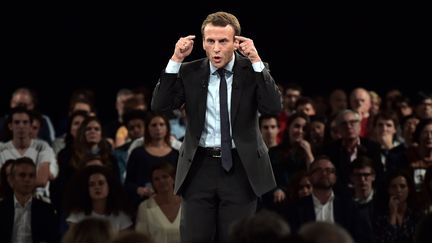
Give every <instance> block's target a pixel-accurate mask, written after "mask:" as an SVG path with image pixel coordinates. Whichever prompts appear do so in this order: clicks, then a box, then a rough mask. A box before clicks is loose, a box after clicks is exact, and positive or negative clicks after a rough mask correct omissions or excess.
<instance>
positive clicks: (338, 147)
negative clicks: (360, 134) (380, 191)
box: [324, 138, 384, 197]
mask: <svg viewBox="0 0 432 243" xmlns="http://www.w3.org/2000/svg"><path fill="white" fill-rule="evenodd" d="M324 154H326V155H327V156H329V157H330V160H331V162H333V164H334V166H335V167H336V176H337V182H336V186H335V187H334V190H335V191H336V193H339V194H338V195H344V196H347V197H349V196H351V192H350V189H349V188H348V184H349V183H350V178H349V174H350V173H349V165H350V164H351V160H350V155H349V154H348V152H347V151H346V150H345V148H344V147H343V146H342V140H341V139H339V140H337V141H335V142H333V143H331V144H330V145H328V146H327V147H325V148H324ZM359 156H367V157H368V158H370V159H371V160H372V163H373V167H374V169H375V174H376V179H375V185H380V183H382V178H383V174H384V167H383V164H382V163H381V153H380V145H379V144H377V143H376V142H374V141H372V140H370V139H367V138H360V146H359V147H358V148H357V157H359Z"/></svg>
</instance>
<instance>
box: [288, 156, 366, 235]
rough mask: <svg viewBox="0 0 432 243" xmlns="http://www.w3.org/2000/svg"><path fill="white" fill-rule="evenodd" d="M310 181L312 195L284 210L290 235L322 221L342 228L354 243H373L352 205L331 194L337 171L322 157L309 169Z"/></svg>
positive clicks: (346, 199) (360, 217)
mask: <svg viewBox="0 0 432 243" xmlns="http://www.w3.org/2000/svg"><path fill="white" fill-rule="evenodd" d="M309 180H310V182H311V184H312V186H313V191H312V194H311V195H310V196H307V197H303V198H301V199H300V200H299V201H297V202H294V203H293V205H290V206H289V207H286V208H285V209H286V211H285V212H284V214H285V218H286V219H287V220H288V222H289V224H290V226H291V229H292V231H293V232H297V231H298V230H299V228H301V226H302V225H304V224H306V223H308V222H312V221H325V222H330V223H337V224H339V225H341V226H342V227H344V228H345V229H346V230H347V231H348V232H349V233H350V234H351V235H352V237H353V238H354V239H355V240H356V242H357V243H359V242H365V243H366V242H372V239H373V237H372V229H371V228H370V227H369V225H368V224H367V220H366V218H364V217H362V215H360V214H359V212H358V209H357V208H356V205H355V204H354V201H352V200H351V198H347V197H343V196H338V195H335V194H334V192H333V186H334V185H335V183H336V169H335V167H334V165H333V163H332V162H331V161H330V159H329V158H328V157H326V156H321V157H319V158H317V159H316V160H315V161H314V162H313V163H312V164H311V165H310V167H309Z"/></svg>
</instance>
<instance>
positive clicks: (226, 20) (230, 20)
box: [201, 12, 241, 38]
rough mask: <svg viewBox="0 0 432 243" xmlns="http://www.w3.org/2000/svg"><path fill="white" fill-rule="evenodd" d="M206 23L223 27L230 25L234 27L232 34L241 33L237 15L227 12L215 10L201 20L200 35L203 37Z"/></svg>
mask: <svg viewBox="0 0 432 243" xmlns="http://www.w3.org/2000/svg"><path fill="white" fill-rule="evenodd" d="M208 24H212V25H214V26H221V27H225V26H227V25H231V26H232V27H233V29H234V35H240V34H241V26H240V22H239V21H238V19H237V17H236V16H234V15H233V14H230V13H227V12H216V13H212V14H209V15H208V16H207V18H206V19H205V20H204V21H203V23H202V25H201V35H202V36H203V38H204V29H205V27H206V26H207V25H208Z"/></svg>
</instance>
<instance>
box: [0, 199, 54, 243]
mask: <svg viewBox="0 0 432 243" xmlns="http://www.w3.org/2000/svg"><path fill="white" fill-rule="evenodd" d="M0 215H1V216H0V241H1V242H11V238H12V230H13V224H14V217H15V208H14V199H13V197H9V198H6V199H4V200H3V201H1V202H0ZM57 224H58V221H57V215H56V213H55V211H54V208H53V207H52V206H51V204H48V203H46V202H43V201H41V200H39V199H36V198H33V201H32V205H31V229H32V238H33V242H34V243H37V242H47V243H58V242H60V238H59V233H58V225H57Z"/></svg>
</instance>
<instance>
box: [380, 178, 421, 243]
mask: <svg viewBox="0 0 432 243" xmlns="http://www.w3.org/2000/svg"><path fill="white" fill-rule="evenodd" d="M377 197H378V201H377V203H378V204H377V206H378V208H377V210H375V212H376V220H374V222H373V223H374V224H375V225H374V227H373V229H374V235H375V242H377V243H395V242H404V243H410V242H413V237H414V231H415V227H416V225H417V223H418V220H419V219H420V216H421V212H419V211H420V210H419V208H418V207H417V205H416V200H415V189H414V183H413V181H412V179H411V177H410V176H409V174H407V173H405V172H403V171H393V172H391V173H390V174H389V175H388V177H387V179H386V180H385V182H384V185H383V187H382V190H381V191H379V192H378V194H377Z"/></svg>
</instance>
